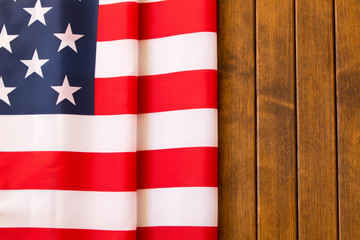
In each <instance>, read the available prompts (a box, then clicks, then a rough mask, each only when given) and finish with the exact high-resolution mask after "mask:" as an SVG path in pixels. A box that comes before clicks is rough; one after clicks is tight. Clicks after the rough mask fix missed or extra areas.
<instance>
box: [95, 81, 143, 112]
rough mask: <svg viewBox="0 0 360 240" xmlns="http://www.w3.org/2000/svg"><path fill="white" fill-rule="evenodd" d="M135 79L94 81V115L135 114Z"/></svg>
mask: <svg viewBox="0 0 360 240" xmlns="http://www.w3.org/2000/svg"><path fill="white" fill-rule="evenodd" d="M136 100H137V77H134V76H126V77H114V78H96V79H95V115H114V114H136V112H137V110H136V108H137V106H136V105H137V101H136Z"/></svg>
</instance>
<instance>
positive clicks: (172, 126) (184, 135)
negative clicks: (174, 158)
mask: <svg viewBox="0 0 360 240" xmlns="http://www.w3.org/2000/svg"><path fill="white" fill-rule="evenodd" d="M201 146H202V147H205V146H208V147H217V110H216V109H190V110H180V111H169V112H159V113H145V114H139V115H138V150H153V149H165V148H181V147H201Z"/></svg>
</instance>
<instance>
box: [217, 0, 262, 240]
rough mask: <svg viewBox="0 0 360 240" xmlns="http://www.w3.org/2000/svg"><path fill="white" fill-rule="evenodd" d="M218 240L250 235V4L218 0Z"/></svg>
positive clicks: (252, 96)
mask: <svg viewBox="0 0 360 240" xmlns="http://www.w3.org/2000/svg"><path fill="white" fill-rule="evenodd" d="M219 13H220V14H219V18H218V21H219V38H218V52H219V59H218V60H219V133H220V134H219V146H221V147H220V148H219V159H221V160H220V161H219V172H220V173H221V174H220V175H219V212H220V213H221V214H220V215H219V239H220V240H230V239H249V240H251V239H256V173H255V168H256V157H255V23H254V22H255V2H254V1H253V0H242V1H239V0H219Z"/></svg>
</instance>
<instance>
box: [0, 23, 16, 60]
mask: <svg viewBox="0 0 360 240" xmlns="http://www.w3.org/2000/svg"><path fill="white" fill-rule="evenodd" d="M18 36H19V35H8V34H7V31H6V27H5V24H4V25H3V28H2V30H1V33H0V48H2V47H3V48H5V49H6V50H8V51H9V52H11V53H12V50H11V46H10V42H11V41H12V40H14V39H15V38H17V37H18Z"/></svg>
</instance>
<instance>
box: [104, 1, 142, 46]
mask: <svg viewBox="0 0 360 240" xmlns="http://www.w3.org/2000/svg"><path fill="white" fill-rule="evenodd" d="M98 18H99V20H98V34H97V35H98V38H97V41H112V40H120V39H138V4H137V3H135V2H123V3H116V4H107V5H100V6H99V17H98Z"/></svg>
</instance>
